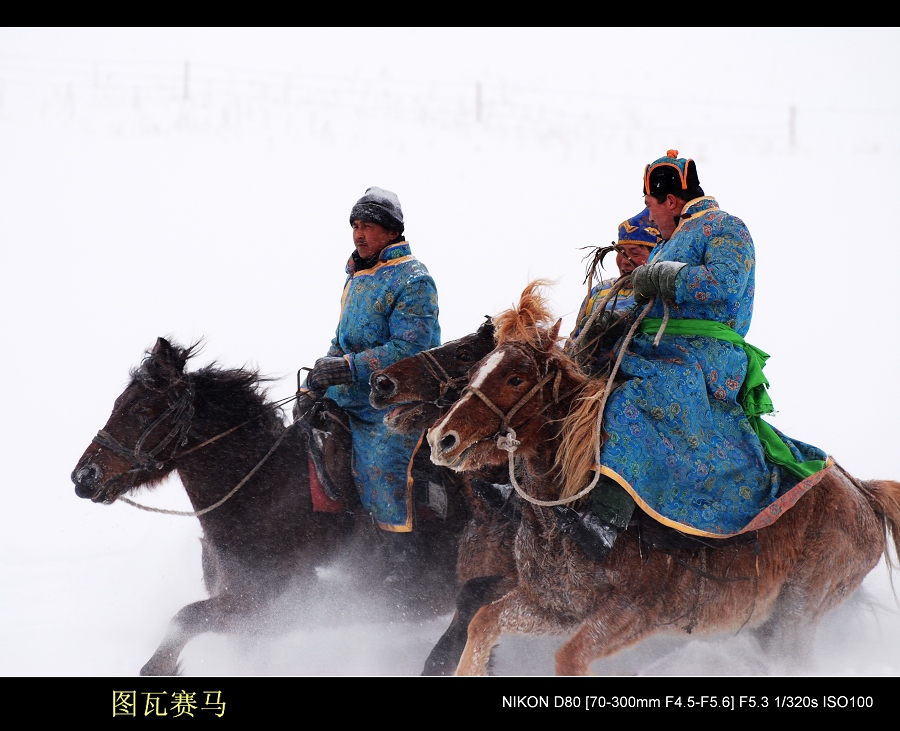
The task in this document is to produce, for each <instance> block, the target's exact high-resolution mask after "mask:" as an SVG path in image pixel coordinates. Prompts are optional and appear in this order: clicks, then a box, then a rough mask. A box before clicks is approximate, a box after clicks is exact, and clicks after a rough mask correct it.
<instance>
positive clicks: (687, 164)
mask: <svg viewBox="0 0 900 731" xmlns="http://www.w3.org/2000/svg"><path fill="white" fill-rule="evenodd" d="M685 192H687V195H688V196H689V197H690V198H699V197H701V196H702V195H703V188H701V187H700V178H699V177H697V164H696V163H695V162H694V161H693V160H691V159H690V158H688V159H685V158H683V157H678V150H669V151H668V152H666V156H665V157H661V158H659V159H658V160H654V161H653V162H651V163H650V164H649V165H647V167H645V168H644V195H652V196H666V195H668V194H669V193H672V194H673V195H675V196H677V197H679V198H683V197H684V195H685Z"/></svg>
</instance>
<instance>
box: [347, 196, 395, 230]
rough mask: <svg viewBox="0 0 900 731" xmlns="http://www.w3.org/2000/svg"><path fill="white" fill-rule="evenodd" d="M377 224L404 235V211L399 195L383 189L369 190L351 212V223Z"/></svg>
mask: <svg viewBox="0 0 900 731" xmlns="http://www.w3.org/2000/svg"><path fill="white" fill-rule="evenodd" d="M354 221H367V222H369V223H377V224H378V225H379V226H383V227H384V228H385V229H386V230H388V231H396V232H397V233H398V234H402V233H403V209H402V208H401V207H400V199H399V198H397V194H396V193H393V192H391V191H390V190H384V189H383V188H369V189H368V190H366V194H365V195H364V196H363V197H362V198H360V199H359V200H358V201H356V205H355V206H353V208H352V209H351V210H350V223H351V224H352V223H353V222H354Z"/></svg>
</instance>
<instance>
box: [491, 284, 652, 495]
mask: <svg viewBox="0 0 900 731" xmlns="http://www.w3.org/2000/svg"><path fill="white" fill-rule="evenodd" d="M622 279H623V278H620V279H619V281H618V282H616V284H617V285H619V284H620V283H621V281H622ZM616 291H618V290H614V291H611V292H610V293H609V294H608V295H607V296H606V297H604V299H603V301H602V302H601V305H600V306H598V307H597V309H596V311H595V312H594V313H593V314H592V315H591V319H590V320H589V321H588V323H587V324H586V325H585V326H584V328H583V329H582V332H581V335H584V333H585V332H587V329H588V327H589V326H590V324H591V323H592V322H593V321H594V320H595V319H596V318H597V317H598V316H599V313H601V312H602V311H603V309H604V308H605V307H606V303H607V302H608V301H609V300H611V299H612V297H613V296H614V295H615V292H616ZM655 303H656V297H651V298H650V300H649V302H647V304H646V305H645V306H644V309H643V310H642V311H641V313H640V315H638V317H637V318H636V319H635V321H634V323H633V324H632V325H631V328H630V329H629V330H628V334H627V335H626V336H625V338H624V339H623V340H622V344H621V346H620V347H619V354H618V356H617V357H616V362H615V365H614V366H613V369H612V372H611V373H610V374H609V377H608V379H607V381H606V388H605V389H604V391H603V398H602V399H601V400H600V407H599V408H598V410H597V439H596V440H595V442H594V463H595V465H596V466H597V469H595V470H594V471H593V472H594V477H593V479H592V480H591V481H590V483H589V484H588V485H587V486H586V487H585V488H584V489H582V490H581V491H580V492H578V493H577V494H575V495H572V496H571V497H568V498H563V499H560V500H538V499H537V498H533V497H531V496H530V495H529V494H528V493H526V492H525V491H524V490H523V489H522V487H521V486H520V485H519V483H518V481H517V480H516V474H515V473H516V469H515V452H516V450H517V449H518V448H519V446H520V444H521V442H519V441H518V440H517V439H516V433H515V431H514V430H513V429H512V428H509V427H507V432H506V434H504V435H502V436H500V437H498V438H497V448H498V449H502V450H504V451H505V452H507V454H508V455H509V460H508V461H509V481H510V484H512V486H513V487H514V488H515V490H516V492H517V493H518V494H519V496H520V497H521V498H522V499H523V500H526V501H528V502H529V503H531V504H532V505H539V506H541V507H547V508H550V507H554V506H556V505H568V504H569V503H573V502H575V501H576V500H580V499H581V498H583V497H585V496H586V495H588V494H589V493H590V492H591V490H593V489H594V488H595V487H596V486H597V483H598V482H599V481H600V475H601V472H600V446H601V439H600V434H601V433H602V432H601V430H602V426H603V412H604V411H605V410H606V402H607V400H608V399H609V395H610V394H611V393H612V390H613V386H614V385H615V377H616V374H617V373H618V372H619V366H620V365H621V363H622V358H623V357H624V356H625V350H626V349H627V347H628V344H629V343H630V342H631V340H632V338H633V337H634V334H635V332H637V329H638V326H639V325H640V324H641V322H642V321H643V319H644V318H645V317H646V316H647V313H648V312H650V310H651V309H652V308H653V305H654V304H655ZM663 308H664V313H665V314H664V317H663V322H662V325H661V326H660V328H659V333H658V334H657V336H656V339H655V340H654V343H653V345H654V347H656V345H657V344H658V343H659V338H660V337H661V336H662V333H663V331H664V330H665V327H666V324H667V322H668V319H669V307H668V305H667V304H666V302H665V301H663ZM577 344H578V339H576V342H575V345H577ZM560 373H561V371H560ZM544 383H546V378H545V379H544V380H542V381H541V382H540V383H539V384H538V386H543V385H544ZM538 386H535V388H537V387H538ZM532 390H534V389H532ZM476 395H479V394H476ZM481 398H482V400H484V401H485V403H487V404H488V406H491V407H492V408H493V409H494V411H495V413H500V412H499V410H498V409H497V408H496V407H494V406H493V404H491V403H490V402H488V401H487V400H486V397H484V396H483V395H482V396H481ZM501 416H502V414H501Z"/></svg>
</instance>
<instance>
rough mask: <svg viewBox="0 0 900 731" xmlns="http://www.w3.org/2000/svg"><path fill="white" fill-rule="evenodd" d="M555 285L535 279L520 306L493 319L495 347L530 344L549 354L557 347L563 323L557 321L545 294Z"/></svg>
mask: <svg viewBox="0 0 900 731" xmlns="http://www.w3.org/2000/svg"><path fill="white" fill-rule="evenodd" d="M551 284H553V282H551V281H550V280H549V279H535V280H534V281H533V282H531V283H530V284H529V285H528V286H527V287H525V289H524V290H522V296H521V297H520V298H519V304H518V305H513V307H512V308H511V309H509V310H505V311H504V312H501V313H500V314H499V315H495V316H494V317H492V318H491V320H492V322H493V323H494V344H495V345H497V346H498V347H499V346H501V345H503V344H504V343H506V342H509V341H515V342H526V343H528V344H529V345H531V346H532V347H533V348H536V349H537V350H542V351H548V350H549V349H550V348H551V347H552V346H553V345H555V344H556V341H557V338H558V334H559V327H558V324H559V322H560V321H559V320H557V319H556V318H555V317H553V314H552V313H551V312H550V307H549V306H548V304H547V298H546V297H545V296H544V295H543V294H542V292H541V289H542V288H543V287H549V286H550V285H551Z"/></svg>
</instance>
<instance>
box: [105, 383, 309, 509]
mask: <svg viewBox="0 0 900 731" xmlns="http://www.w3.org/2000/svg"><path fill="white" fill-rule="evenodd" d="M295 398H296V396H289V397H287V398H284V399H281V400H280V401H276V402H275V403H274V404H270V405H268V406H267V407H266V408H265V409H263V410H262V411H261V412H260V413H259V414H257V415H256V416H253V417H251V418H249V419H247V420H246V421H244V422H241V423H240V424H238V425H236V426H233V427H231V428H230V429H226V430H225V431H223V432H220V433H219V434H216V436H214V437H210V438H209V439H206V440H204V441H202V442H200V444H196V445H194V446H193V447H191V448H190V449H186V450H185V451H183V452H181V453H180V454H178V456H179V457H184V456H185V455H188V454H190V453H191V452H195V451H197V450H198V449H202V448H203V447H206V446H207V445H209V444H212V443H213V442H215V441H217V440H218V439H221V438H222V437H225V436H228V435H229V434H231V433H232V432H235V431H237V430H238V429H240V428H241V427H244V426H246V425H247V424H249V423H250V422H252V421H255V420H256V419H258V418H260V417H261V416H262V415H263V414H265V413H266V412H267V411H268V410H269V409H273V408H278V407H280V406H283V405H284V404H286V403H288V402H289V401H292V400H293V399H295ZM193 401H194V387H193V384H192V383H191V381H190V379H189V380H188V385H187V387H186V388H185V389H184V391H183V392H182V394H181V396H180V397H178V398H177V399H174V400H172V402H171V403H170V404H169V407H168V408H167V409H166V410H165V411H164V412H163V413H162V414H160V416H159V417H157V419H156V420H155V421H154V422H153V423H152V424H150V426H148V427H147V428H146V429H145V430H144V433H143V434H141V436H140V437H138V440H137V442H136V443H135V445H134V449H129V448H128V447H126V446H124V445H123V444H121V443H120V442H119V441H118V440H117V439H116V438H115V437H113V436H112V435H111V434H110V433H109V432H107V431H106V430H104V429H101V430H100V431H98V432H97V435H96V436H95V437H94V438H93V440H92V441H93V442H94V443H95V444H99V445H100V446H101V447H105V448H106V449H109V450H110V451H112V452H115V453H116V454H118V455H120V456H122V457H124V458H125V459H127V460H128V462H129V464H131V469H130V470H128V471H127V472H125V473H124V474H126V475H130V477H129V487H130V486H131V484H132V483H133V481H134V480H135V479H136V477H137V474H136V473H138V472H140V471H142V470H160V469H162V468H163V465H165V463H166V462H171V461H172V460H173V459H175V456H176V452H177V451H178V447H179V446H184V445H185V444H187V440H188V436H189V434H190V432H191V420H192V418H193V415H194V404H193ZM169 416H171V417H172V423H173V426H172V429H171V431H169V433H168V434H166V436H164V437H163V438H162V439H161V440H160V442H159V444H157V445H156V446H155V447H154V448H153V449H151V450H150V451H149V452H146V453H142V452H141V447H143V445H144V442H145V441H146V440H147V437H149V436H150V434H151V432H153V431H154V430H155V429H156V427H158V426H159V425H160V424H162V423H163V421H165V420H166V419H167V418H168V417H169ZM292 426H293V424H291V425H290V426H288V427H287V428H286V429H285V430H284V431H283V432H282V433H281V434H280V435H279V437H278V439H277V440H276V441H275V444H274V445H273V446H272V448H271V449H270V450H269V451H268V452H267V453H266V455H265V456H264V457H263V458H262V459H261V460H260V461H259V462H258V463H257V464H256V466H255V467H254V468H253V469H252V470H250V472H249V473H248V474H247V476H246V477H244V479H243V480H241V481H240V482H239V483H238V484H237V485H236V486H235V487H234V488H233V489H232V490H231V492H229V493H228V494H227V495H225V497H223V498H222V499H221V500H219V501H218V502H216V503H214V504H213V505H210V506H208V507H206V508H204V509H203V510H198V511H180V510H162V509H160V508H149V507H147V506H145V505H140V504H139V503H136V502H133V501H131V500H129V499H128V498H125V497H120V498H119V500H122V501H123V502H125V503H128V504H129V505H132V506H134V507H136V508H140V509H141V510H147V511H150V512H153V513H165V514H167V515H183V516H200V515H203V514H205V513H208V512H209V511H211V510H215V509H216V508H217V507H219V506H220V505H222V504H223V503H224V502H225V501H227V500H228V499H229V498H231V496H232V495H234V494H235V493H236V492H237V491H238V490H239V489H240V488H241V487H243V486H244V485H245V484H246V483H247V481H248V480H249V479H250V478H251V477H253V475H254V474H256V472H257V470H259V468H260V467H262V466H263V465H264V464H265V463H266V461H267V460H268V459H269V457H271V456H272V454H273V453H274V452H275V450H276V449H278V447H279V445H280V444H281V442H282V441H284V438H285V437H286V436H287V434H288V432H289V431H290V430H291V427H292ZM176 437H178V438H177V439H176ZM173 439H174V440H175V443H174V445H173V447H172V451H171V453H170V454H169V456H168V457H167V458H166V459H163V460H161V461H160V460H157V459H156V456H157V455H158V454H159V453H160V452H162V451H163V450H164V449H165V448H166V447H167V446H168V445H169V443H171V442H172V440H173Z"/></svg>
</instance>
